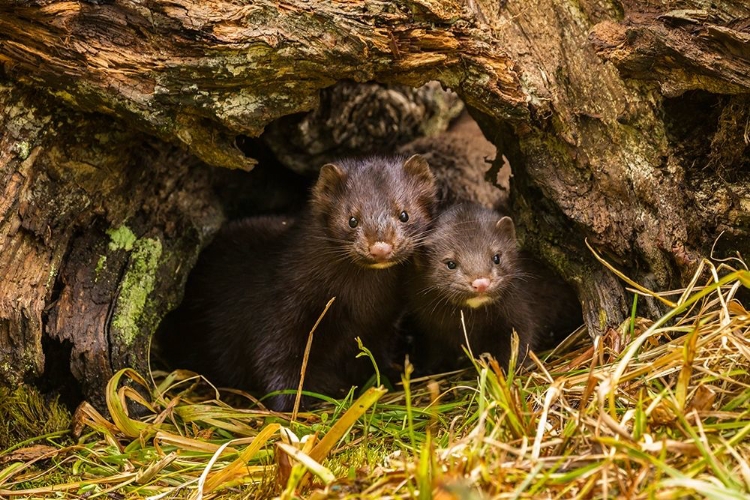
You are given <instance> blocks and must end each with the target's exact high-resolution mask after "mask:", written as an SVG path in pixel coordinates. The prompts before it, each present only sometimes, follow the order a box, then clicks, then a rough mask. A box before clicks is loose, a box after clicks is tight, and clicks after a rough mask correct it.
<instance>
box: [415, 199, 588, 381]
mask: <svg viewBox="0 0 750 500" xmlns="http://www.w3.org/2000/svg"><path fill="white" fill-rule="evenodd" d="M414 261H415V264H414V268H413V272H412V273H411V274H412V276H411V278H410V280H409V285H408V289H409V295H410V297H409V305H408V310H409V311H408V313H407V315H406V319H405V320H404V324H405V325H406V326H405V327H404V328H408V329H411V330H412V333H413V334H414V337H415V339H416V340H415V345H414V346H413V347H412V350H413V353H412V356H413V358H414V361H413V362H414V365H415V367H416V368H417V370H418V371H419V372H422V373H435V372H441V371H449V370H454V369H458V368H461V367H464V366H466V365H468V364H469V359H468V358H467V357H466V356H465V355H464V351H463V348H462V346H464V345H465V344H466V340H465V337H468V340H469V346H470V348H471V352H472V354H473V355H474V356H475V357H478V356H479V355H480V354H481V353H485V352H488V353H490V354H491V355H493V356H494V357H495V358H496V359H497V360H498V361H499V362H500V364H501V365H502V366H503V367H505V368H506V369H507V367H508V362H509V359H510V353H511V335H512V332H513V330H515V331H516V332H517V333H518V337H519V358H521V360H523V358H524V357H525V356H526V354H527V351H528V350H529V349H532V350H537V349H543V348H549V347H551V344H553V343H554V342H556V341H559V340H561V335H563V334H568V333H570V332H572V331H573V330H574V329H575V328H576V327H578V326H579V325H580V324H581V323H582V312H581V306H580V304H579V303H578V301H577V299H576V296H575V293H574V291H573V290H572V288H571V287H570V286H569V285H568V284H567V283H565V282H564V281H563V280H562V279H560V278H559V277H557V276H556V275H555V274H554V273H552V271H551V270H549V269H547V268H546V267H544V265H543V264H542V263H541V262H539V261H537V260H536V259H533V258H532V257H530V256H529V255H527V254H525V253H524V252H522V251H521V250H520V249H519V247H518V243H517V240H516V234H515V226H514V224H513V221H512V220H511V218H510V217H507V216H502V215H501V214H500V213H498V212H496V211H494V210H491V209H488V208H486V207H483V206H480V205H478V204H457V205H454V206H452V207H450V208H448V209H447V210H446V211H444V212H443V213H442V214H440V215H439V216H438V218H437V219H436V221H435V223H434V227H433V229H432V231H431V233H430V234H429V236H428V237H427V238H426V239H425V243H424V245H423V247H422V248H421V249H420V250H419V252H418V254H417V255H416V256H415V259H414ZM462 311H463V314H464V322H465V325H466V336H465V335H464V330H463V327H462V324H461V312H462Z"/></svg>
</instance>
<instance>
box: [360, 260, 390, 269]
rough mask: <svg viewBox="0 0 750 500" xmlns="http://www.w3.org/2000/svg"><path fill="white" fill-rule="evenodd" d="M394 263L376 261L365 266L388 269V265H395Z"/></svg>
mask: <svg viewBox="0 0 750 500" xmlns="http://www.w3.org/2000/svg"><path fill="white" fill-rule="evenodd" d="M395 265H396V263H395V262H393V261H390V262H377V263H375V264H369V265H368V266H367V267H369V268H370V269H388V268H389V267H392V266H395Z"/></svg>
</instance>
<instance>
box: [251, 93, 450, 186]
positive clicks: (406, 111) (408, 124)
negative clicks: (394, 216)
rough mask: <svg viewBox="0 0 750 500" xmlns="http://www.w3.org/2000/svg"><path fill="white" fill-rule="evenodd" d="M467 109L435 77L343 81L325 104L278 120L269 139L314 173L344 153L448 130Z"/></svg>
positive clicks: (280, 154) (283, 157)
mask: <svg viewBox="0 0 750 500" xmlns="http://www.w3.org/2000/svg"><path fill="white" fill-rule="evenodd" d="M463 109H464V105H463V102H461V100H460V99H459V98H458V96H457V95H456V94H455V93H453V92H447V91H444V90H442V89H441V88H440V84H439V83H438V82H431V83H428V84H427V85H423V86H422V87H419V88H416V89H415V88H411V87H407V86H404V85H378V84H376V83H361V84H357V83H354V82H350V81H343V82H339V83H338V84H336V85H334V86H333V87H330V88H327V89H323V90H322V91H321V92H320V106H319V107H318V108H317V109H316V110H314V111H311V112H310V113H307V114H304V115H299V114H297V115H291V116H285V117H282V118H280V119H278V120H276V121H274V122H272V123H271V124H270V125H269V126H268V127H267V128H266V131H265V133H264V134H263V141H264V142H265V143H266V144H268V146H269V147H270V148H271V149H272V150H273V152H274V155H275V156H276V158H277V159H278V160H279V161H281V162H282V163H283V164H284V165H286V166H287V167H289V168H291V169H292V170H295V171H297V172H300V173H305V174H308V175H310V176H311V177H314V175H315V174H316V173H317V172H318V169H319V168H320V166H321V165H323V164H325V163H330V162H332V161H335V160H337V159H339V158H345V157H349V156H362V155H368V154H378V153H383V152H393V151H394V149H395V148H396V147H398V146H401V145H403V144H406V143H408V142H410V141H412V140H415V139H419V138H422V137H424V136H427V137H429V136H432V135H435V134H438V133H440V132H443V131H445V130H446V129H447V128H448V125H449V124H450V122H451V120H453V119H454V118H457V117H458V116H459V115H460V114H461V112H462V111H463Z"/></svg>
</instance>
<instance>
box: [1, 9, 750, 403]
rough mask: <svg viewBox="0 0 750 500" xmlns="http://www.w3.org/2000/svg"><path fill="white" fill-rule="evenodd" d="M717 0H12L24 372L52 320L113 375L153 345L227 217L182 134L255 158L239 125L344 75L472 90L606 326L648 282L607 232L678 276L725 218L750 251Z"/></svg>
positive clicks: (738, 87) (84, 356)
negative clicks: (600, 259)
mask: <svg viewBox="0 0 750 500" xmlns="http://www.w3.org/2000/svg"><path fill="white" fill-rule="evenodd" d="M716 3H717V4H719V5H711V6H710V7H706V5H707V3H706V2H704V1H703V0H683V1H679V2H676V3H675V5H676V7H675V8H679V9H680V10H671V11H669V10H667V8H665V7H664V5H663V4H664V2H661V1H655V0H625V1H623V2H619V1H617V0H540V1H538V2H528V1H526V0H508V1H503V2H498V1H495V0H492V1H490V0H476V1H472V2H468V3H466V2H461V1H458V0H453V1H450V0H449V1H445V0H399V1H395V2H386V1H378V0H367V1H363V2H350V1H307V2H303V1H301V0H288V1H286V2H278V1H270V0H259V1H254V2H252V3H244V4H243V3H241V2H239V3H238V2H229V1H222V0H212V1H204V0H143V1H137V2H136V1H134V0H113V1H112V2H107V3H106V4H105V5H96V4H94V3H87V2H78V1H76V2H64V1H53V0H37V1H28V0H27V1H24V0H17V1H13V2H9V1H5V2H2V3H0V63H2V67H3V69H4V75H3V77H4V78H6V79H9V80H11V82H12V83H8V82H7V80H3V81H6V83H3V84H2V86H0V106H1V107H2V108H1V109H2V110H3V113H2V114H1V115H0V133H1V134H2V135H1V136H0V194H2V198H0V277H1V279H2V281H0V355H2V359H0V375H1V376H2V379H3V380H5V381H6V382H12V383H15V382H18V381H19V380H21V379H22V378H26V377H33V376H37V375H39V374H40V372H41V371H42V370H43V366H44V365H43V363H44V356H43V352H42V348H41V342H40V339H41V336H42V331H43V329H44V331H46V332H47V334H48V335H49V336H50V337H51V338H55V339H67V340H69V341H70V342H71V344H72V358H73V359H72V360H71V367H72V368H71V369H72V371H73V373H74V374H76V375H77V376H78V377H79V378H80V379H81V380H86V381H87V384H88V385H87V390H88V392H89V394H97V391H98V390H100V388H102V387H103V380H104V379H105V378H106V377H107V375H108V374H109V373H111V370H112V368H117V367H119V366H124V365H126V364H131V363H134V364H135V365H136V366H139V363H143V361H144V359H143V358H142V354H143V346H144V345H145V344H144V339H145V338H146V335H147V333H148V332H149V330H150V329H151V328H152V327H153V325H154V324H155V322H156V321H157V320H158V318H159V317H161V315H162V314H163V313H164V312H165V311H166V310H167V309H168V308H169V306H171V305H174V302H175V301H176V300H177V297H178V296H179V294H180V293H181V287H182V283H183V282H184V281H183V280H184V277H185V275H186V273H187V269H189V268H190V266H191V263H192V261H193V259H194V258H195V255H196V253H197V251H198V249H199V248H200V247H201V245H202V244H203V243H204V241H205V239H206V238H207V236H208V235H209V234H210V233H211V231H212V230H214V229H215V227H216V225H217V224H218V220H219V216H218V214H217V210H216V205H215V200H214V199H213V198H212V197H211V196H210V195H209V194H208V189H207V185H208V182H207V181H206V180H205V178H204V176H205V175H206V172H205V170H202V169H201V168H200V167H199V166H196V167H194V166H192V163H193V162H192V160H190V159H189V158H187V156H186V155H183V154H182V153H180V152H178V151H176V150H175V149H174V148H172V147H170V146H168V145H167V144H165V143H164V142H162V141H165V142H168V143H172V144H178V145H183V146H186V147H187V148H188V149H189V151H190V152H191V153H192V154H193V155H195V156H196V157H198V158H200V159H201V160H203V161H205V162H206V163H208V164H210V165H214V166H224V167H231V168H240V169H249V168H251V167H252V166H253V164H254V160H253V159H252V158H251V157H252V156H253V154H254V153H255V152H254V151H252V150H249V151H248V150H246V151H245V152H243V151H241V150H240V148H238V147H236V144H235V139H236V138H237V137H238V136H240V135H242V136H246V137H244V139H246V138H247V136H249V137H257V136H258V135H259V134H260V133H261V132H262V131H263V130H264V128H265V127H266V126H267V125H269V123H271V122H272V121H273V120H275V119H276V118H279V117H281V116H285V115H289V114H292V113H297V112H300V111H306V110H310V109H312V108H314V107H315V106H316V104H317V103H318V91H319V90H320V89H323V88H326V87H329V86H331V85H332V84H334V83H335V82H337V81H340V80H344V79H348V80H353V81H356V82H363V81H369V80H376V81H379V82H383V83H395V84H405V85H410V86H418V85H421V84H422V83H424V82H426V81H429V80H438V81H440V82H441V83H442V84H443V85H444V86H446V87H450V88H452V89H454V90H455V91H456V92H457V93H458V94H459V95H460V96H461V97H462V98H463V100H464V101H465V103H466V104H467V106H468V107H469V108H470V110H471V112H472V113H473V114H474V115H475V116H476V117H477V119H478V121H479V122H480V125H481V126H482V130H483V131H484V133H485V135H486V136H487V138H488V139H490V140H491V141H492V142H494V143H495V144H496V145H497V146H498V147H499V152H500V153H501V154H505V156H506V157H507V158H508V159H509V160H510V163H511V165H512V166H513V169H514V178H513V193H514V195H513V207H514V211H515V212H516V214H515V215H516V219H517V227H518V228H519V235H520V236H521V237H522V238H525V240H526V245H527V247H528V248H529V249H530V250H531V251H533V252H535V253H536V254H538V255H539V256H540V258H542V259H544V260H546V261H547V262H548V263H550V264H551V265H552V266H553V267H554V268H556V269H557V270H558V271H560V272H561V273H562V274H563V275H564V276H565V277H567V278H568V279H569V280H571V281H572V282H574V283H575V284H576V286H577V288H578V291H579V296H580V298H581V300H582V301H583V304H584V309H585V312H586V315H587V320H588V323H589V326H590V327H591V331H592V332H601V331H604V330H606V329H607V328H610V327H612V326H615V325H617V324H618V323H619V322H620V321H621V320H622V319H623V318H624V317H625V316H626V314H627V311H628V306H629V303H630V297H629V296H628V294H626V292H625V290H624V289H623V287H622V285H621V284H620V283H618V281H617V280H616V278H614V277H613V276H612V274H610V273H609V272H608V271H606V270H604V269H603V268H602V267H601V266H600V265H599V264H598V263H597V262H596V261H595V260H594V259H593V258H592V257H591V255H590V253H589V251H588V250H587V249H586V247H585V245H584V238H588V241H589V242H590V243H591V244H592V245H594V246H596V247H597V249H598V250H599V251H601V252H602V253H603V254H605V255H606V256H607V257H608V258H609V259H610V260H611V261H613V262H614V263H616V264H617V265H618V266H619V267H621V268H622V269H623V270H625V271H626V272H627V273H628V274H630V276H631V277H633V278H634V279H636V280H638V281H640V282H642V283H644V284H646V285H648V286H652V287H655V288H667V287H673V286H678V285H679V284H680V282H681V281H684V280H686V279H687V278H689V277H690V276H692V273H693V267H694V265H695V263H696V262H697V259H698V258H699V257H700V256H701V254H707V253H708V250H709V249H710V247H711V244H712V242H713V240H714V238H715V237H716V235H717V234H718V231H720V230H726V231H727V233H726V235H725V236H724V237H723V240H722V242H724V244H725V245H727V249H728V250H738V249H739V250H744V251H745V253H747V248H746V247H747V242H748V241H750V217H749V216H748V212H749V210H748V207H750V179H749V178H748V177H749V176H750V173H748V168H747V166H746V162H747V160H746V158H747V153H746V151H747V148H746V146H743V144H745V145H746V144H747V142H746V138H745V136H748V137H750V134H748V132H747V131H748V128H747V125H746V123H745V124H743V123H742V120H741V119H738V118H737V117H742V116H745V117H746V116H747V113H746V110H745V111H742V112H738V113H735V112H733V109H739V110H742V109H743V107H745V108H746V107H747V97H748V87H749V86H748V79H747V75H748V74H750V71H748V68H747V64H748V59H749V57H748V53H747V50H748V49H747V36H748V33H750V30H749V29H748V26H749V25H750V23H748V17H750V12H749V11H748V10H749V9H750V7H748V6H747V5H746V4H745V3H744V1H742V0H726V1H723V2H716ZM602 58H604V59H605V60H603V59H602ZM613 63H614V64H613ZM652 78H656V79H657V81H658V83H659V84H660V87H658V86H657V85H655V84H653V83H652V82H650V81H643V80H647V79H652ZM625 79H627V80H625ZM635 79H641V81H639V80H635ZM24 86H34V88H35V89H36V88H43V89H46V91H47V92H46V94H44V95H42V94H40V93H39V92H35V93H31V92H29V93H27V91H25V90H24V88H25V87H24ZM690 89H700V91H692V92H688V90H690ZM709 92H711V93H714V94H715V95H712V94H709ZM726 95H731V96H732V97H726ZM44 96H46V97H44ZM665 96H666V97H665ZM83 113H89V114H83ZM743 113H744V114H743ZM151 136H153V137H151ZM154 137H155V138H154ZM748 140H750V139H748ZM247 144H253V143H252V142H251V141H247ZM276 144H277V145H278V141H277V143H276ZM726 144H732V145H733V147H732V148H727V147H724V145H726ZM246 153H247V154H246ZM295 161H298V162H299V160H295ZM124 228H127V230H126V229H124ZM128 230H129V231H130V232H131V233H132V237H130V235H129V233H128ZM128 242H130V243H128ZM743 245H744V246H743ZM135 284H137V285H138V286H137V287H134V285H135Z"/></svg>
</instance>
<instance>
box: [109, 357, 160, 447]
mask: <svg viewBox="0 0 750 500" xmlns="http://www.w3.org/2000/svg"><path fill="white" fill-rule="evenodd" d="M123 376H127V377H128V378H130V379H131V380H133V381H135V382H136V383H138V384H140V385H142V386H144V387H148V384H147V383H146V381H145V380H144V379H143V377H141V376H140V375H139V374H138V372H136V371H135V370H133V369H132V368H123V369H122V370H120V371H118V372H117V373H115V374H114V375H113V376H112V378H111V379H109V382H107V392H106V399H107V409H108V410H109V413H110V414H111V415H112V421H113V422H114V423H115V425H116V426H117V428H118V429H119V430H120V432H122V433H123V434H125V435H126V436H128V437H131V438H135V437H139V436H140V435H141V434H142V433H143V432H145V431H148V430H151V429H153V426H151V425H150V424H146V423H143V422H139V421H138V420H133V419H132V418H130V417H129V416H128V413H127V410H126V409H125V401H123V400H122V399H121V398H120V395H119V391H118V390H117V387H118V385H119V383H120V379H121V378H122V377H123Z"/></svg>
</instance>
